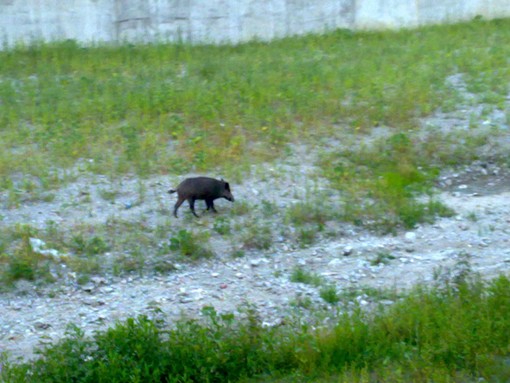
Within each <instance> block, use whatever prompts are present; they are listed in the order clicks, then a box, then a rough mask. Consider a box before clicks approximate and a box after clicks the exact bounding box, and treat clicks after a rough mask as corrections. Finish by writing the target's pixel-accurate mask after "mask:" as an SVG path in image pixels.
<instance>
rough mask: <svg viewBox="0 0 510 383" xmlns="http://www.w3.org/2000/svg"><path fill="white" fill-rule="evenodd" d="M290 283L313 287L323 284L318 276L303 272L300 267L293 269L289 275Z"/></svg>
mask: <svg viewBox="0 0 510 383" xmlns="http://www.w3.org/2000/svg"><path fill="white" fill-rule="evenodd" d="M290 281H291V282H295V283H304V284H307V285H312V286H315V287H318V286H320V285H321V284H322V283H323V280H322V278H321V276H320V275H317V274H313V273H311V272H308V271H305V270H304V269H303V268H302V267H301V266H298V267H296V268H294V270H293V271H292V274H291V275H290Z"/></svg>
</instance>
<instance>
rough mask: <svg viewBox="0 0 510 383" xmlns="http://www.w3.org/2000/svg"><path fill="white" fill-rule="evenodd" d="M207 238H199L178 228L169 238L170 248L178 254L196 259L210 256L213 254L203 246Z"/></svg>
mask: <svg viewBox="0 0 510 383" xmlns="http://www.w3.org/2000/svg"><path fill="white" fill-rule="evenodd" d="M206 242H207V238H205V237H204V236H203V237H202V238H201V237H199V236H197V235H196V234H193V233H192V232H189V231H187V230H185V229H182V230H179V232H177V234H176V235H175V236H173V237H172V238H170V250H172V251H177V252H178V253H179V254H180V255H182V256H184V257H186V258H191V259H193V260H197V259H200V258H211V257H213V256H214V253H213V251H212V250H210V249H208V248H207V247H205V246H204V245H203V244H202V243H206Z"/></svg>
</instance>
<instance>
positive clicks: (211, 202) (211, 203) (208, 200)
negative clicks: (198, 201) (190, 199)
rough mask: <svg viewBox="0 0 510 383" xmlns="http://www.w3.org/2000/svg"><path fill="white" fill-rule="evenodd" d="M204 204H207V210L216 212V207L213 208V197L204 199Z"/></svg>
mask: <svg viewBox="0 0 510 383" xmlns="http://www.w3.org/2000/svg"><path fill="white" fill-rule="evenodd" d="M205 204H206V205H207V210H209V209H211V210H212V211H214V212H215V213H217V211H216V209H215V208H214V200H213V199H209V198H208V199H206V200H205Z"/></svg>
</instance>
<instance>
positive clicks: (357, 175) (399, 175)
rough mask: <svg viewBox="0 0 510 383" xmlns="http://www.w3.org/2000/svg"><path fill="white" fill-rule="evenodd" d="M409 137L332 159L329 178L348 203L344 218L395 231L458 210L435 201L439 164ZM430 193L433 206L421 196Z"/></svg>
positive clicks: (326, 163)
mask: <svg viewBox="0 0 510 383" xmlns="http://www.w3.org/2000/svg"><path fill="white" fill-rule="evenodd" d="M422 154H423V150H422V148H421V147H420V146H419V144H418V143H416V142H414V141H413V140H412V139H411V138H410V136H409V134H406V133H403V132H402V133H396V134H392V135H390V136H389V137H385V138H382V139H379V140H378V141H376V142H375V143H374V144H373V145H370V146H369V147H368V146H363V145H362V146H360V147H359V148H354V149H345V150H343V151H338V152H334V153H332V154H327V155H325V156H324V157H323V159H322V160H321V162H320V163H321V166H322V168H323V170H324V175H325V176H326V177H328V178H329V179H330V180H331V182H332V183H333V185H334V186H335V187H337V188H338V189H339V190H340V191H341V192H342V194H343V196H344V198H345V205H344V211H343V213H342V214H341V215H343V217H342V218H343V219H345V220H348V221H352V222H355V223H359V224H364V225H369V226H375V227H379V228H382V229H384V230H392V229H393V228H394V227H396V226H399V225H400V226H403V227H406V228H413V227H414V226H415V225H416V224H418V223H420V222H431V221H432V220H433V219H434V218H435V217H436V216H451V215H452V214H453V212H452V210H451V209H449V208H448V207H446V206H445V205H443V204H442V203H440V202H439V201H437V200H435V199H433V198H432V196H431V192H432V186H433V181H434V180H435V178H436V176H437V174H438V167H437V165H436V164H435V163H434V162H433V161H431V159H430V158H426V157H423V156H422ZM423 194H429V198H428V201H426V202H422V201H420V200H418V199H417V197H419V196H421V195H423Z"/></svg>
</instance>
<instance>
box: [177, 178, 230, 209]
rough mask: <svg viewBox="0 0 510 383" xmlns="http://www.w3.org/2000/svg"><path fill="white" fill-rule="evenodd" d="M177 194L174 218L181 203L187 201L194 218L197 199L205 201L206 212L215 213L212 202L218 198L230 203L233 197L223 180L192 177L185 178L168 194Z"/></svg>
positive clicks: (228, 186)
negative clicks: (210, 210)
mask: <svg viewBox="0 0 510 383" xmlns="http://www.w3.org/2000/svg"><path fill="white" fill-rule="evenodd" d="M175 192H177V202H176V203H175V206H174V216H175V217H176V218H177V209H179V206H181V205H182V203H183V202H184V201H185V200H187V201H188V203H189V207H190V209H191V212H192V213H193V215H194V216H195V217H198V215H197V213H195V201H196V200H197V199H203V200H205V204H206V206H207V210H209V209H212V211H214V212H215V213H217V211H216V209H215V208H214V200H215V199H218V198H225V199H227V200H229V201H231V202H234V196H233V195H232V192H231V191H230V185H229V184H228V182H225V181H223V180H216V179H214V178H209V177H194V178H187V179H185V180H184V181H182V182H181V183H180V184H179V186H177V188H176V189H175V190H174V189H170V190H169V191H168V193H170V194H171V193H175Z"/></svg>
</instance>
